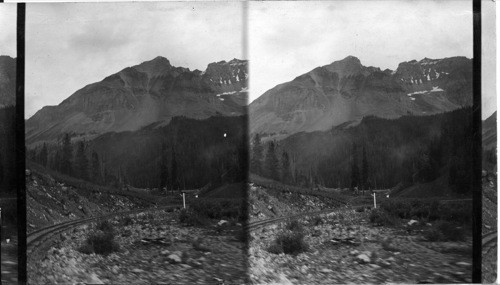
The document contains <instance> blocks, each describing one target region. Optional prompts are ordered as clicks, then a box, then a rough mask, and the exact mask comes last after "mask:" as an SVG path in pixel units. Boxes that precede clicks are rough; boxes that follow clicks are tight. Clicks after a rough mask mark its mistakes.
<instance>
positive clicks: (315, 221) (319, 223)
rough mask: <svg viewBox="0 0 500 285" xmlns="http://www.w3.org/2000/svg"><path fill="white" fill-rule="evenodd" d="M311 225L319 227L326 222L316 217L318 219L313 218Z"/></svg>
mask: <svg viewBox="0 0 500 285" xmlns="http://www.w3.org/2000/svg"><path fill="white" fill-rule="evenodd" d="M311 223H312V224H313V225H314V226H319V225H322V224H324V223H325V221H323V219H322V218H321V217H320V216H316V217H313V218H312V219H311Z"/></svg>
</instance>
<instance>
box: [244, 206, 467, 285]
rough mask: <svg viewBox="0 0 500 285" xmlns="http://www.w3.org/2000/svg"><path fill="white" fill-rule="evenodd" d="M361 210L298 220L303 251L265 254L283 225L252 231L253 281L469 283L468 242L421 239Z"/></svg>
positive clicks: (251, 265)
mask: <svg viewBox="0 0 500 285" xmlns="http://www.w3.org/2000/svg"><path fill="white" fill-rule="evenodd" d="M367 215H368V214H367V213H357V212H355V211H354V210H351V209H342V210H339V211H336V212H332V214H329V215H327V216H324V217H323V220H324V224H321V225H317V226H315V225H313V224H312V223H310V222H308V221H307V220H305V221H302V224H303V225H304V230H305V242H306V244H308V245H309V250H308V251H307V252H305V253H300V254H298V255H296V256H293V255H287V254H273V253H270V252H268V247H269V246H270V245H271V243H272V240H273V238H274V237H275V236H276V235H277V234H278V233H279V232H282V231H283V230H284V224H281V225H278V226H277V225H273V226H269V227H266V228H263V229H259V230H257V232H253V233H252V241H251V243H250V251H249V254H250V279H251V281H252V283H253V284H269V283H275V282H277V283H280V284H344V283H358V284H360V283H379V284H380V283H411V284H416V283H419V282H426V283H432V284H433V283H470V282H471V274H472V273H471V272H472V271H471V270H472V262H471V257H472V256H471V252H472V242H471V240H470V239H468V241H467V242H439V243H438V242H432V243H431V242H425V241H422V240H421V239H420V236H419V234H418V233H415V234H409V233H407V232H406V231H401V230H396V229H391V228H385V227H374V226H372V225H370V224H369V223H368V222H367V219H368V216H367Z"/></svg>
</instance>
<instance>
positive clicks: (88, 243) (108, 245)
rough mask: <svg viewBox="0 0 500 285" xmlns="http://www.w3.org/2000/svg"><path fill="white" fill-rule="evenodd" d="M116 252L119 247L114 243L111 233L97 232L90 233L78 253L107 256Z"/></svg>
mask: <svg viewBox="0 0 500 285" xmlns="http://www.w3.org/2000/svg"><path fill="white" fill-rule="evenodd" d="M118 250H119V246H118V244H117V243H116V242H115V236H114V235H113V233H111V232H103V231H99V230H98V231H95V232H92V233H91V234H90V235H89V236H88V237H87V239H86V240H85V243H84V244H83V245H82V246H81V247H80V248H79V251H80V252H82V253H85V254H91V253H96V254H101V255H108V254H110V253H112V252H115V251H118Z"/></svg>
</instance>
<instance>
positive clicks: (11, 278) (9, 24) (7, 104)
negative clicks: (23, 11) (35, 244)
mask: <svg viewBox="0 0 500 285" xmlns="http://www.w3.org/2000/svg"><path fill="white" fill-rule="evenodd" d="M16 21H17V4H1V5H0V26H1V27H2V28H1V29H0V225H1V227H0V241H1V249H0V261H1V267H0V268H1V284H17V281H18V280H17V278H18V273H17V269H18V266H17V265H18V239H17V236H18V235H17V232H18V227H17V191H16V189H17V188H16V187H17V184H16V179H15V177H16V148H15V146H16V57H17V51H16V48H17V47H16Z"/></svg>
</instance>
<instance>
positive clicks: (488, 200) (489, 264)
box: [482, 172, 498, 283]
mask: <svg viewBox="0 0 500 285" xmlns="http://www.w3.org/2000/svg"><path fill="white" fill-rule="evenodd" d="M497 230H498V229H497V179H496V175H494V174H493V173H487V172H484V173H483V228H482V232H483V235H484V234H487V233H491V232H495V231H497ZM497 248H498V246H497V241H496V238H495V240H494V241H492V242H489V243H487V244H483V260H482V273H483V283H494V282H495V281H496V279H497Z"/></svg>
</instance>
